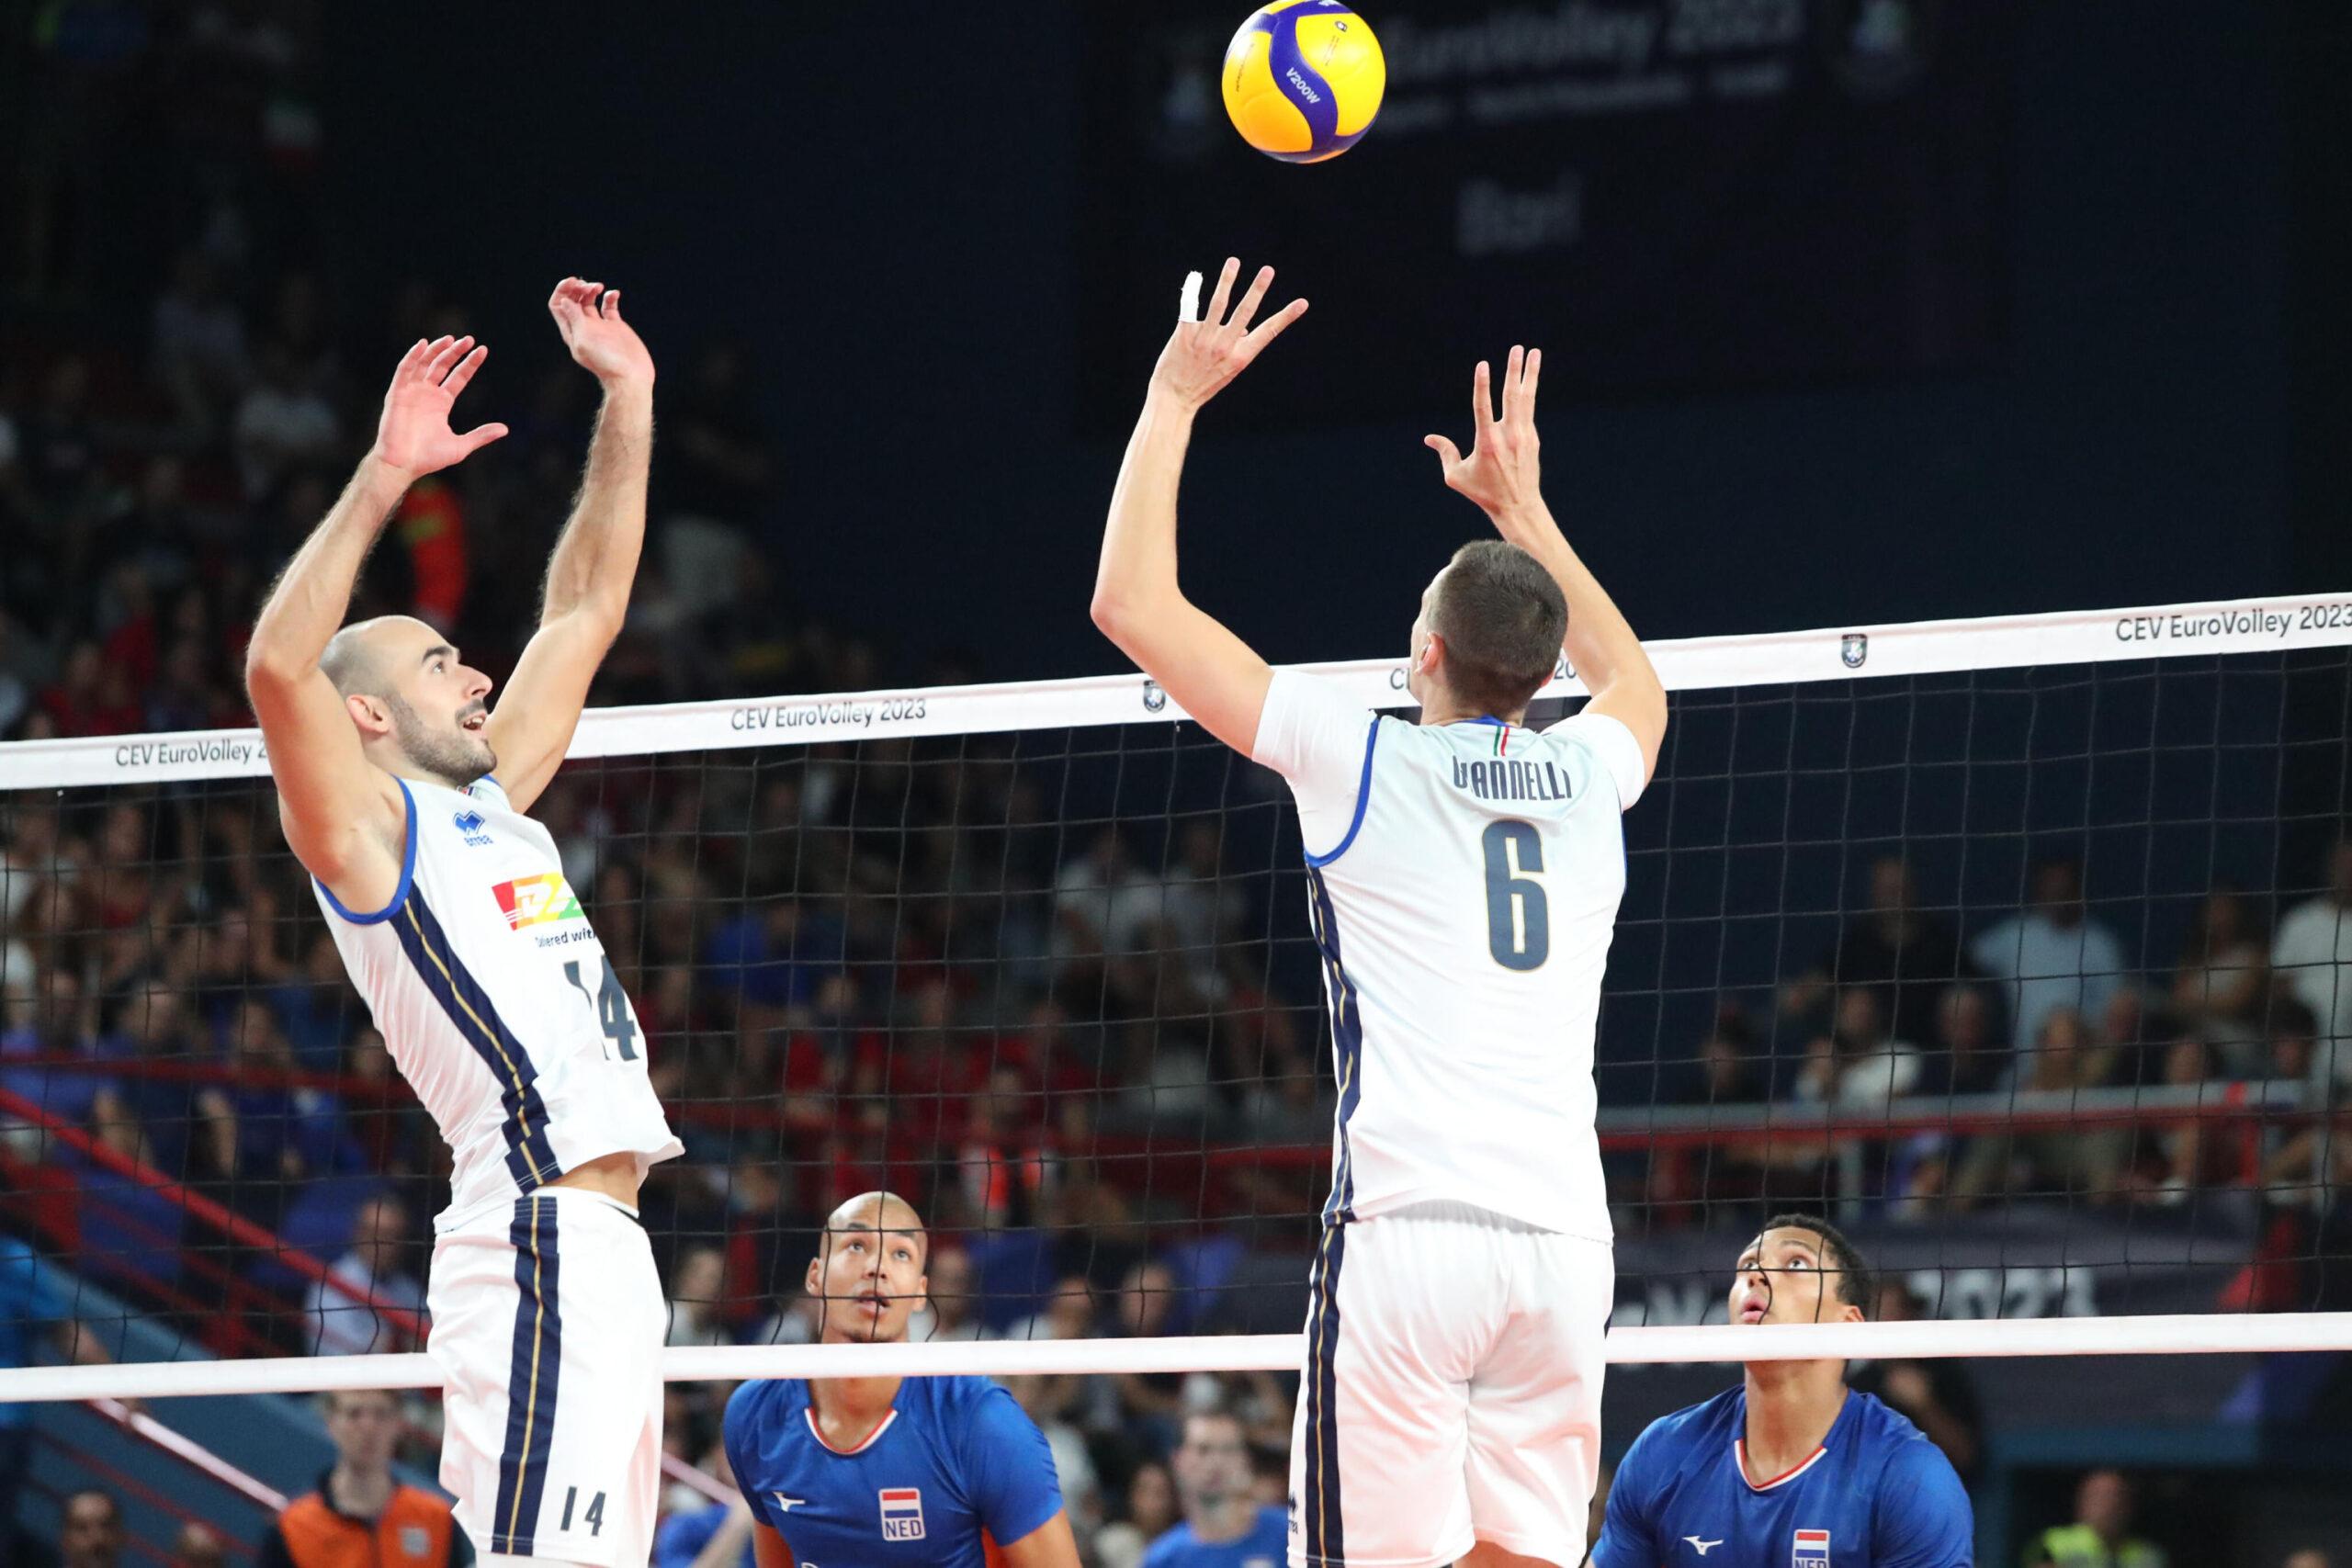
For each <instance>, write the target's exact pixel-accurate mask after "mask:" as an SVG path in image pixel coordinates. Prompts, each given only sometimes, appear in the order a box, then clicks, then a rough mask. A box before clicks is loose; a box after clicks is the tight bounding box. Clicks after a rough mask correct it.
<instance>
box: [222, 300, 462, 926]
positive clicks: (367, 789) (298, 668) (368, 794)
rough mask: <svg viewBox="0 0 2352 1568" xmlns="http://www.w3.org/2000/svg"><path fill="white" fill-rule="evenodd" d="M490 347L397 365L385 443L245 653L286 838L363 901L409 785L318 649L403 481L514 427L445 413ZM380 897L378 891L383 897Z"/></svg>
mask: <svg viewBox="0 0 2352 1568" xmlns="http://www.w3.org/2000/svg"><path fill="white" fill-rule="evenodd" d="M489 354H490V350H489V349H487V348H480V347H476V346H475V344H474V340H473V339H471V338H469V337H466V338H457V339H454V340H452V339H449V338H446V337H445V338H440V339H436V340H435V341H434V342H432V343H420V344H417V345H416V346H415V347H413V348H412V349H410V350H409V351H408V354H407V355H406V357H404V358H402V359H401V363H400V367H399V368H398V369H397V370H395V371H394V372H393V373H392V384H391V386H390V389H388V390H387V391H386V392H385V394H384V412H383V415H382V417H381V418H380V419H379V421H378V423H377V427H376V445H375V446H373V447H371V448H370V449H369V450H368V456H367V457H363V458H361V459H360V461H359V467H358V469H357V470H356V472H354V473H353V475H352V476H351V482H350V483H349V484H347V485H345V487H344V491H343V494H342V496H341V497H340V498H338V499H337V500H336V502H335V503H334V506H333V507H331V508H330V509H329V510H328V512H327V514H326V516H325V517H324V518H323V519H322V520H321V522H320V524H319V525H318V526H317V527H316V528H314V529H312V530H311V536H310V537H309V538H308V539H306V540H304V541H303V543H302V547H301V548H300V550H297V551H296V552H295V554H294V558H293V560H292V561H290V562H289V563H288V565H287V568H286V570H285V573H284V574H283V575H282V576H280V577H279V578H278V580H277V586H276V587H275V588H273V589H271V590H270V593H269V598H268V600H267V602H266V603H265V604H263V605H262V610H261V615H260V617H259V619H257V620H256V621H255V622H254V636H253V642H252V644H251V645H250V647H248V649H246V652H245V691H246V694H248V695H249V696H250V697H251V698H252V700H253V705H254V716H256V717H258V718H259V719H260V720H261V730H262V739H263V740H264V742H265V743H266V745H267V747H268V749H269V771H270V773H271V774H272V775H273V776H274V777H275V778H276V779H277V798H278V816H279V818H280V819H281V820H282V821H283V822H284V823H285V826H286V841H287V843H288V845H289V846H291V847H292V849H293V851H294V853H295V854H296V855H297V856H298V857H299V858H300V860H301V862H302V864H303V865H304V866H305V867H307V868H308V869H309V871H310V873H311V875H313V876H315V877H317V878H318V879H319V880H320V881H321V882H322V883H324V884H326V886H327V887H328V889H329V890H330V891H332V892H333V893H334V894H335V896H336V897H339V898H341V899H343V900H344V902H345V903H346V904H348V905H350V906H351V907H352V908H377V907H378V906H379V905H380V904H383V903H386V902H389V901H390V896H391V894H392V891H393V887H394V885H395V884H396V883H397V882H398V880H399V872H400V835H401V815H400V813H401V805H400V795H399V794H398V791H397V787H396V786H395V785H394V784H392V782H391V779H390V775H388V774H386V773H383V772H382V770H380V769H379V768H377V767H376V766H375V765H374V764H372V763H370V762H369V761H368V759H367V758H366V756H364V755H363V754H362V753H361V751H360V749H359V731H358V729H357V728H356V726H355V725H354V724H353V722H352V718H351V715H350V714H349V713H348V712H347V711H346V709H345V699H344V697H343V695H342V694H340V693H338V692H337V691H336V690H335V686H334V682H333V681H332V680H330V679H329V678H328V676H327V674H326V672H325V671H322V670H321V669H320V668H319V657H320V655H322V653H324V652H325V651H326V647H327V643H328V641H329V639H331V638H332V637H334V634H335V633H336V631H338V630H339V629H341V627H342V626H343V618H344V615H345V614H346V613H347V612H348V611H349V610H350V608H351V590H352V585H353V583H355V582H356V581H358V577H359V569H360V567H361V566H362V565H364V564H365V563H366V561H367V559H368V551H369V550H370V549H372V548H374V547H375V544H376V536H377V535H379V534H380V533H381V532H383V528H384V524H385V522H386V520H388V519H389V518H390V516H391V514H392V512H393V509H394V508H396V507H397V506H399V505H400V502H401V496H402V495H404V494H406V493H407V491H408V487H409V486H410V485H412V484H413V483H414V482H415V481H416V480H417V479H420V478H421V477H423V476H424V475H425V474H429V473H433V472H435V470H437V469H441V468H447V467H449V466H450V465H451V464H453V463H458V462H461V461H463V460H464V459H465V458H466V457H468V456H469V455H470V454H472V453H474V452H477V451H479V450H481V448H482V447H484V446H489V445H490V444H491V443H492V442H493V441H495V440H497V439H498V438H499V437H500V436H502V435H503V434H506V427H505V426H504V425H503V424H485V425H482V426H481V427H480V428H478V429H475V430H470V431H468V432H466V433H465V434H462V435H461V434H458V433H457V432H456V431H455V430H453V429H451V428H450V424H449V410H450V405H451V404H453V403H455V402H456V401H457V399H458V393H460V392H462V391H464V390H465V389H466V383H467V382H468V381H470V380H472V379H473V376H474V372H475V371H477V370H479V369H481V363H482V361H483V360H484V359H485V358H487V357H488V356H489ZM379 895H380V896H379Z"/></svg>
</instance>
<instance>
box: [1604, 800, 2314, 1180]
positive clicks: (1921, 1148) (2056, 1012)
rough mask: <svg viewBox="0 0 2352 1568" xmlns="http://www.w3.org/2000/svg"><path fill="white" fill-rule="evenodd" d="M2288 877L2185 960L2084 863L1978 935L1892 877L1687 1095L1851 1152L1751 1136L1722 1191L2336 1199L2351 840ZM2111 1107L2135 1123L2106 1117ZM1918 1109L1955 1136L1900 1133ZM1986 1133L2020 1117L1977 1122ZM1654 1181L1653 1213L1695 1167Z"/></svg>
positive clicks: (2230, 905)
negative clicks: (1810, 1121) (1855, 1166)
mask: <svg viewBox="0 0 2352 1568" xmlns="http://www.w3.org/2000/svg"><path fill="white" fill-rule="evenodd" d="M2295 881H2301V883H2302V884H2303V886H2302V888H2301V890H2295V891H2290V892H2287V893H2285V894H2283V895H2280V896H2278V897H2275V898H2274V897H2256V896H2253V895H2250V894H2246V893H2243V892H2239V891H2235V890H2233V889H2229V888H2221V889H2217V890H2215V891H2213V892H2211V893H2210V894H2208V895H2207V896H2206V897H2203V898H2202V899H2201V900H2200V901H2199V903H2198V904H2197V906H2196V907H2195V908H2194V910H2193V911H2192V912H2191V913H2190V915H2189V918H2188V920H2187V921H2186V926H2185V931H2184V933H2183V935H2182V938H2181V941H2180V944H2179V947H2178V950H2177V953H2175V954H2174V955H2173V956H2172V959H2171V962H2170V963H2169V964H2165V963H2164V962H2163V961H2162V960H2161V959H2159V960H2158V961H2157V962H2155V963H2153V964H2151V963H2148V962H2145V961H2143V959H2142V958H2141V957H2139V956H2137V955H2135V954H2134V953H2133V952H2132V951H2131V949H2130V948H2129V947H2127V945H2126V942H2125V939H2124V938H2123V937H2122V936H2121V935H2120V933H2119V931H2117V930H2116V929H2115V928H2114V927H2113V926H2111V925H2109V923H2108V922H2107V921H2106V920H2105V919H2102V918H2101V916H2100V915H2099V913H2098V912H2097V910H2096V909H2095V908H2093V907H2092V906H2091V905H2090V904H2089V903H2088V902H2086V898H2085V897H2084V890H2083V886H2082V868H2081V865H2080V863H2078V862H2076V861H2074V860H2071V859H2065V858H2053V859H2050V860H2046V861H2044V862H2042V863H2040V864H2038V865H2037V866H2036V867H2035V868H2034V870H2033V874H2032V880H2031V888H2030V899H2029V901H2028V903H2027V905H2026V907H2025V908H2023V909H2021V910H2019V911H2018V912H2017V913H2015V914H2012V915H2007V916H2004V917H2001V918H1999V919H1993V920H1991V921H1989V922H1988V923H1986V924H1985V925H1984V926H1982V927H1981V929H1978V930H1976V931H1973V932H1967V931H1963V930H1962V928H1961V927H1960V925H1959V924H1958V922H1957V920H1956V919H1954V918H1952V916H1951V915H1950V914H1947V913H1945V912H1942V911H1939V910H1937V909H1934V908H1928V907H1925V906H1924V905H1923V904H1922V902H1921V900H1920V897H1919V896H1918V893H1917V887H1916V885H1915V881H1914V878H1913V875H1912V873H1911V870H1910V868H1909V867H1908V866H1907V865H1906V864H1905V862H1904V861H1903V860H1902V859H1900V858H1897V857H1892V856H1890V857H1886V858H1883V859H1881V860H1879V861H1878V862H1877V863H1875V864H1874V865H1873V866H1872V867H1871V871H1870V874H1869V882H1868V886H1867V889H1866V896H1865V897H1863V898H1861V899H1860V900H1858V902H1859V903H1860V906H1861V907H1860V909H1859V912H1857V913H1856V914H1855V915H1853V916H1851V917H1849V919H1847V920H1846V921H1845V922H1844V924H1843V926H1842V928H1841V929H1840V931H1838V937H1837V940H1836V941H1835V942H1834V943H1833V944H1832V945H1831V946H1830V948H1829V949H1828V950H1827V951H1825V952H1823V953H1820V954H1819V955H1818V956H1817V957H1816V958H1815V960H1814V961H1813V962H1811V963H1810V964H1806V965H1805V966H1804V968H1803V969H1802V970H1801V971H1800V972H1799V973H1797V974H1796V975H1795V976H1792V978H1790V979H1788V980H1786V981H1785V982H1784V983H1782V984H1781V987H1779V988H1778V989H1777V991H1776V992H1775V993H1774V994H1773V995H1772V996H1771V997H1770V998H1767V999H1765V1000H1764V1001H1763V1002H1762V1003H1761V1004H1760V1005H1757V1006H1750V1007H1743V1006H1740V1005H1737V1004H1736V1003H1730V1002H1727V1003H1725V1004H1724V1006H1722V1008H1721V1009H1720V1010H1719V1012H1718V1014H1717V1016H1716V1020H1715V1022H1714V1026H1713V1028H1712V1029H1711V1030H1710V1031H1709V1032H1707V1034H1706V1035H1705V1037H1704V1038H1703V1039H1702V1041H1701V1043H1700V1044H1699V1047H1698V1050H1697V1052H1696V1053H1695V1058H1694V1060H1693V1061H1692V1062H1691V1074H1692V1076H1691V1081H1690V1086H1689V1090H1688V1093H1687V1094H1686V1096H1685V1098H1687V1099H1689V1100H1693V1101H1696V1102H1699V1103H1704V1104H1707V1105H1710V1106H1723V1105H1743V1104H1747V1105H1754V1104H1764V1105H1781V1106H1787V1107H1791V1108H1792V1109H1799V1108H1801V1109H1804V1110H1807V1111H1815V1112H1817V1113H1819V1115H1820V1117H1821V1120H1822V1122H1824V1123H1825V1124H1826V1125H1828V1126H1830V1127H1832V1128H1842V1129H1845V1133H1844V1135H1842V1136H1833V1137H1831V1138H1829V1139H1827V1140H1826V1141H1823V1140H1815V1141H1812V1142H1808V1141H1807V1140H1806V1139H1805V1138H1804V1136H1802V1135H1801V1134H1800V1133H1799V1126H1800V1125H1801V1124H1800V1123H1797V1122H1793V1121H1792V1122H1786V1123H1784V1124H1783V1125H1784V1131H1783V1134H1782V1135H1781V1136H1779V1137H1777V1138H1776V1139H1774V1140H1773V1144H1774V1145H1775V1146H1774V1147H1772V1148H1771V1149H1769V1150H1767V1149H1764V1148H1762V1147H1761V1146H1760V1145H1759V1144H1757V1143H1755V1142H1753V1141H1751V1142H1750V1143H1749V1145H1747V1146H1746V1147H1742V1146H1741V1145H1740V1144H1739V1143H1738V1142H1737V1141H1736V1140H1734V1141H1731V1142H1730V1143H1729V1144H1728V1145H1727V1146H1726V1147H1725V1148H1724V1150H1722V1151H1720V1153H1719V1154H1718V1156H1717V1157H1716V1158H1715V1159H1714V1160H1713V1162H1712V1163H1711V1167H1710V1168H1709V1169H1708V1171H1707V1172H1706V1173H1705V1174H1704V1176H1703V1178H1702V1179H1701V1180H1702V1182H1703V1185H1704V1188H1705V1192H1706V1194H1707V1195H1709V1196H1713V1197H1716V1198H1727V1197H1738V1196H1742V1195H1743V1194H1746V1193H1748V1192H1751V1191H1753V1192H1770V1191H1773V1190H1786V1191H1788V1192H1789V1193H1790V1195H1792V1196H1796V1195H1804V1196H1813V1197H1819V1196H1821V1195H1822V1193H1823V1192H1824V1190H1825V1186H1824V1183H1825V1182H1826V1183H1827V1188H1826V1190H1829V1191H1831V1192H1833V1193H1835V1194H1836V1195H1838V1196H1840V1197H1845V1198H1867V1199H1868V1200H1870V1201H1873V1202H1876V1203H1883V1204H1884V1205H1886V1206H1888V1207H1889V1208H1890V1209H1891V1210H1892V1211H1894V1213H1921V1214H1924V1213H1943V1212H1948V1211H1968V1210H1973V1209H1980V1208H1984V1207H1986V1206H1988V1205H1992V1204H1996V1203H1998V1202H2001V1201H2005V1200H2007V1199H2011V1198H2041V1199H2051V1200H2066V1201H2074V1202H2077V1203H2090V1204H2126V1203H2136V1204H2180V1203H2183V1202H2186V1201H2188V1200H2189V1199H2190V1198H2191V1197H2193V1196H2197V1195H2199V1194H2208V1193H2211V1192H2212V1191H2214V1190H2231V1189H2234V1190H2242V1191H2247V1192H2262V1191H2268V1192H2271V1193H2273V1194H2274V1195H2278V1194H2288V1193H2291V1194H2293V1195H2295V1196H2296V1197H2299V1198H2301V1199H2316V1198H2318V1197H2320V1196H2323V1195H2324V1193H2325V1192H2326V1190H2328V1189H2330V1188H2332V1187H2333V1186H2335V1185H2336V1184H2340V1183H2341V1181H2342V1180H2343V1179H2344V1176H2345V1174H2346V1171H2352V1165H2347V1164H2346V1159H2347V1157H2352V1140H2339V1139H2335V1138H2333V1137H2330V1136H2329V1135H2328V1134H2329V1132H2330V1129H2331V1127H2335V1126H2343V1125H2346V1122H2345V1121H2344V1119H2343V1117H2342V1114H2341V1111H2340V1108H2341V1106H2342V1104H2343V1102H2344V1100H2345V1098H2346V1087H2347V1085H2352V1040H2347V1039H2346V1034H2347V1032H2352V994H2346V991H2345V988H2344V987H2345V976H2346V967H2345V966H2346V964H2347V963H2352V840H2346V841H2339V842H2337V843H2336V844H2335V845H2334V846H2333V847H2332V848H2331V849H2330V850H2329V851H2328V852H2327V854H2326V857H2325V860H2324V864H2322V865H2320V866H2317V867H2315V868H2313V872H2312V874H2310V875H2309V876H2308V877H2306V878H2291V877H2290V883H2291V882H2295ZM2103 1092H2106V1093H2108V1097H2109V1100H2115V1096H2116V1095H2117V1094H2120V1096H2121V1100H2119V1101H2116V1103H2119V1104H2123V1105H2126V1106H2128V1109H2129V1112H2130V1113H2129V1114H2126V1115H2115V1116H2111V1117H2109V1119H2106V1120H2100V1119H2098V1118H2089V1119H2086V1117H2085V1112H2086V1111H2090V1110H2092V1109H2094V1108H2096V1107H2098V1106H2101V1105H2103V1104H2107V1103H2108V1100H2101V1098H2100V1097H2101V1095H2102V1093H2103ZM1905 1101H1909V1102H1910V1104H1909V1106H1908V1114H1909V1116H1910V1117H1911V1118H1912V1119H1913V1120H1914V1121H1917V1119H1919V1118H1920V1117H1922V1116H1924V1117H1926V1118H1927V1119H1928V1120H1929V1121H1931V1122H1939V1123H1940V1124H1939V1125H1935V1126H1928V1127H1917V1128H1912V1129H1909V1130H1907V1131H1905V1130H1904V1129H1902V1128H1901V1127H1899V1126H1897V1125H1895V1123H1899V1122H1902V1121H1903V1119H1904V1116H1905ZM2231 1107H2235V1108H2236V1110H2237V1112H2238V1113H2236V1114H2222V1113H2217V1112H2225V1111H2228V1110H2229V1108H2231ZM1987 1119H1990V1120H1992V1121H1996V1122H2003V1123H2005V1124H2004V1125H2001V1126H1996V1127H1990V1128H1985V1129H1983V1130H1978V1124H1979V1123H1980V1122H1984V1121H1985V1120H1987ZM1874 1123H1879V1124H1887V1125H1888V1128H1889V1135H1888V1136H1886V1137H1885V1138H1883V1139H1882V1140H1879V1141H1878V1142H1879V1143H1880V1145H1882V1146H1881V1156H1882V1157H1881V1158H1879V1159H1878V1160H1877V1161H1876V1162H1875V1163H1874V1165H1873V1168H1872V1169H1871V1174H1870V1175H1869V1177H1868V1179H1866V1181H1864V1182H1863V1184H1862V1186H1861V1189H1860V1190H1855V1188H1854V1186H1853V1181H1852V1179H1851V1177H1850V1176H1849V1175H1848V1176H1827V1177H1826V1176H1825V1175H1824V1174H1823V1168H1824V1166H1825V1165H1826V1163H1828V1162H1830V1161H1832V1160H1834V1159H1835V1158H1836V1157H1837V1156H1838V1154H1839V1152H1840V1151H1841V1149H1844V1148H1847V1147H1850V1145H1851V1144H1852V1140H1853V1134H1854V1130H1856V1129H1860V1128H1867V1127H1869V1126H1871V1125H1872V1124H1874ZM2331 1150H2333V1151H2337V1152H2335V1153H2334V1154H2333V1155H2331V1154H2330V1153H2329V1151H2331ZM2331 1160H2332V1161H2333V1163H2332V1164H2331V1163H2330V1161H2331ZM1685 1174H1686V1175H1687V1173H1685ZM1650 1176H1651V1179H1652V1186H1651V1187H1650V1189H1649V1190H1650V1191H1651V1193H1652V1195H1653V1196H1654V1197H1668V1196H1674V1197H1681V1198H1688V1197H1690V1196H1691V1193H1690V1192H1688V1191H1683V1192H1675V1191H1674V1190H1673V1185H1674V1183H1675V1182H1676V1181H1677V1180H1678V1179H1681V1178H1679V1177H1678V1175H1677V1173H1675V1172H1672V1171H1658V1170H1653V1171H1651V1172H1650ZM1659 1183H1663V1184H1664V1186H1663V1187H1661V1186H1659V1185H1658V1184H1659Z"/></svg>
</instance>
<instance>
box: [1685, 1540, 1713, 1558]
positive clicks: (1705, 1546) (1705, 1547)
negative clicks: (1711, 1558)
mask: <svg viewBox="0 0 2352 1568" xmlns="http://www.w3.org/2000/svg"><path fill="white" fill-rule="evenodd" d="M1682 1539H1683V1540H1687V1541H1689V1542H1690V1543H1691V1549H1692V1550H1693V1551H1697V1552H1698V1554H1699V1555H1700V1556H1702V1557H1704V1556H1706V1555H1707V1553H1709V1552H1710V1551H1713V1550H1714V1549H1715V1548H1717V1547H1719V1546H1721V1545H1722V1544H1723V1538H1722V1537H1721V1536H1718V1537H1716V1538H1715V1539H1714V1540H1700V1539H1699V1538H1698V1537H1697V1536H1695V1535H1686V1536H1684V1537H1683V1538H1682Z"/></svg>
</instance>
